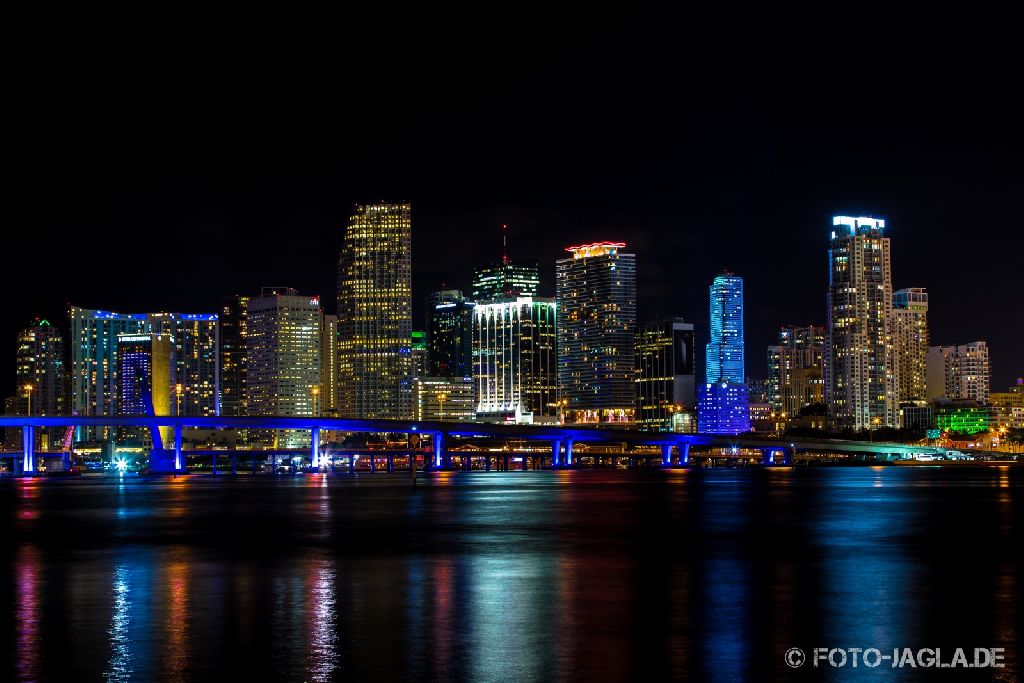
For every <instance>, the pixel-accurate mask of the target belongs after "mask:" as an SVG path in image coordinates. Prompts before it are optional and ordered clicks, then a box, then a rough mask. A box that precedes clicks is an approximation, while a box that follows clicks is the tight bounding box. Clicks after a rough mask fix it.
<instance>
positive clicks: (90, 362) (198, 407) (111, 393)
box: [70, 306, 220, 438]
mask: <svg viewBox="0 0 1024 683" xmlns="http://www.w3.org/2000/svg"><path fill="white" fill-rule="evenodd" d="M70 317H71V375H72V376H71V408H72V410H73V411H75V412H76V413H77V414H78V415H117V414H119V412H120V411H119V409H118V404H117V401H118V391H119V387H120V382H119V376H120V364H119V362H118V360H117V348H118V344H117V338H118V335H120V334H148V333H155V334H160V335H167V336H168V337H170V338H173V339H174V344H175V353H174V366H173V367H172V368H171V382H170V385H171V389H170V391H172V392H174V390H175V387H176V385H178V384H180V385H181V386H182V400H181V414H182V415H207V416H209V415H217V414H218V413H217V411H218V409H219V394H220V386H219V381H220V353H219V348H218V345H219V339H220V337H219V335H220V326H219V320H218V316H217V315H216V314H208V313H112V312H110V311H97V310H91V309H85V308H78V307H77V306H72V307H71V309H70ZM170 398H171V399H174V400H175V402H177V397H176V396H172V397H170ZM169 400H170V399H169ZM79 431H80V432H81V434H80V438H95V437H96V436H98V435H99V436H102V433H103V431H104V430H100V434H97V431H96V430H94V429H91V428H90V429H82V430H79Z"/></svg>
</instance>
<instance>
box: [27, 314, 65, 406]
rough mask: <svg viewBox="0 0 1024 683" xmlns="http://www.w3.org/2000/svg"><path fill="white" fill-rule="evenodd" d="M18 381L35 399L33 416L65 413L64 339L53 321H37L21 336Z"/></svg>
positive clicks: (33, 401)
mask: <svg viewBox="0 0 1024 683" xmlns="http://www.w3.org/2000/svg"><path fill="white" fill-rule="evenodd" d="M15 381H16V382H17V389H18V391H19V392H23V393H25V394H26V396H28V395H29V394H30V395H31V398H32V414H33V415H63V414H64V413H65V410H66V408H65V395H64V387H65V377H64V338H63V337H62V336H61V333H60V330H58V329H57V328H56V327H54V326H53V325H51V324H50V321H48V320H36V321H35V322H33V323H32V325H30V326H28V327H26V328H25V329H23V330H22V331H21V332H19V333H18V348H17V353H16V365H15ZM26 407H27V405H26Z"/></svg>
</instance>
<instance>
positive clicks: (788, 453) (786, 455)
mask: <svg viewBox="0 0 1024 683" xmlns="http://www.w3.org/2000/svg"><path fill="white" fill-rule="evenodd" d="M795 451H796V449H795V448H784V449H782V464H783V465H792V464H793V453H794V452H795Z"/></svg>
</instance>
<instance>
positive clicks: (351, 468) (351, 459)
mask: <svg viewBox="0 0 1024 683" xmlns="http://www.w3.org/2000/svg"><path fill="white" fill-rule="evenodd" d="M355 472H356V454H355V453H349V454H348V473H349V474H355Z"/></svg>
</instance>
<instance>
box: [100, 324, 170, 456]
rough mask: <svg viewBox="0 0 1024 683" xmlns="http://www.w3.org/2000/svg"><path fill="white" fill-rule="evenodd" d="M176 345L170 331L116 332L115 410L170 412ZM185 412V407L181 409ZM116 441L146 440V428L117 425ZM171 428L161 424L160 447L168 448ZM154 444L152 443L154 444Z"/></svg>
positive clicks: (168, 413) (150, 413)
mask: <svg viewBox="0 0 1024 683" xmlns="http://www.w3.org/2000/svg"><path fill="white" fill-rule="evenodd" d="M175 356H176V345H175V343H174V338H173V337H172V336H171V335H169V334H158V333H156V334H155V333H151V332H146V333H142V334H133V333H129V334H119V335H117V362H118V378H119V380H118V381H119V383H120V386H119V387H118V412H119V413H120V414H121V415H172V414H174V412H175V411H176V409H177V404H176V398H177V397H175V403H172V400H171V393H172V389H173V387H172V382H171V379H172V376H173V371H174V366H175ZM181 412H182V413H184V409H182V411H181ZM118 432H119V433H118V440H119V441H122V442H123V441H129V440H132V439H142V440H144V441H147V437H148V433H149V430H144V429H142V428H124V427H122V428H119V429H118ZM171 433H172V429H171V428H170V427H161V428H160V436H161V447H162V448H170V447H171V443H170V440H171ZM154 445H155V443H154Z"/></svg>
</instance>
